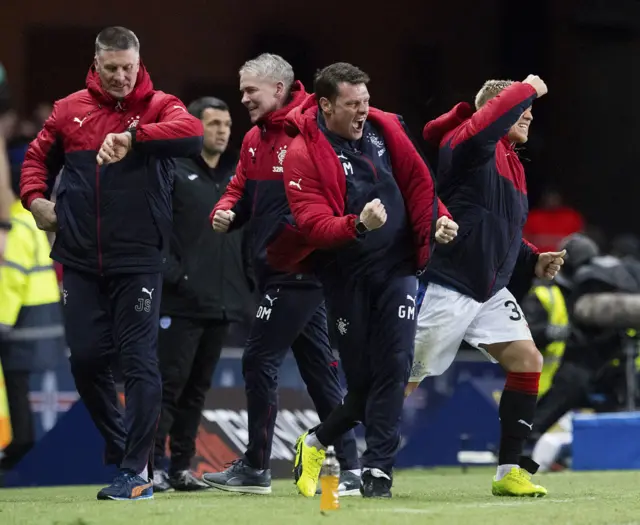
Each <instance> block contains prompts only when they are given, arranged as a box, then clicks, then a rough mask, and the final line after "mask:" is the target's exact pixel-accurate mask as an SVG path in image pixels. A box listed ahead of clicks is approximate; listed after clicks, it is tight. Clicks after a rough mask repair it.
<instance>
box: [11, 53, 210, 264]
mask: <svg viewBox="0 0 640 525" xmlns="http://www.w3.org/2000/svg"><path fill="white" fill-rule="evenodd" d="M125 131H130V132H131V133H132V137H133V140H132V147H131V150H130V151H129V153H128V154H127V155H126V156H125V157H124V158H123V159H122V160H121V161H119V162H115V163H113V164H107V165H102V166H99V165H98V163H97V161H96V155H97V152H98V151H99V149H100V147H101V145H102V143H103V141H104V139H105V137H106V136H107V134H109V133H123V132H125ZM202 133H203V128H202V122H201V121H200V120H199V119H197V118H195V117H193V116H192V115H190V114H189V113H188V112H187V110H186V108H185V107H184V104H183V103H182V102H181V101H180V100H179V99H177V98H176V97H174V96H172V95H168V94H166V93H163V92H162V91H156V90H154V89H153V84H152V82H151V78H150V77H149V74H148V73H147V70H146V69H145V67H144V66H143V65H142V64H140V69H139V71H138V77H137V80H136V85H135V87H134V89H133V91H132V92H131V93H130V94H129V95H127V96H126V97H125V98H124V99H122V100H116V99H115V98H113V97H112V96H111V95H109V94H108V93H107V92H106V91H105V90H104V89H103V88H102V86H101V83H100V77H99V75H98V73H97V72H96V71H95V69H94V68H93V67H92V68H91V69H90V70H89V73H88V75H87V78H86V89H83V90H81V91H77V92H76V93H73V94H71V95H69V96H68V97H66V98H63V99H61V100H58V101H56V102H55V104H54V106H53V112H52V114H51V116H50V117H49V118H48V119H47V121H46V122H45V124H44V127H43V129H42V130H41V131H40V133H39V134H38V136H37V137H36V138H35V139H34V140H33V142H31V144H30V146H29V149H28V150H27V153H26V156H25V160H24V163H23V165H22V177H21V182H20V196H21V199H22V203H23V206H24V207H25V208H27V209H30V207H31V203H32V202H33V201H34V200H35V199H37V198H41V197H43V198H49V197H50V196H51V192H52V191H53V185H54V182H55V179H56V177H57V176H58V174H60V183H59V187H58V193H57V195H56V205H55V211H56V215H57V218H58V231H57V234H56V241H55V244H54V246H53V251H52V253H51V257H52V258H53V259H55V260H56V261H58V262H60V263H62V264H64V265H66V266H69V267H72V268H75V269H77V270H80V271H86V272H90V273H95V274H100V275H109V274H117V273H155V272H159V271H162V268H163V265H164V262H165V256H164V251H165V249H167V248H168V242H169V236H170V233H171V191H172V186H173V173H172V172H173V169H174V161H173V159H172V157H188V156H196V155H199V154H200V151H201V149H202Z"/></svg>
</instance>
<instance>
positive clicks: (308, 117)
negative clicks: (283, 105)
mask: <svg viewBox="0 0 640 525" xmlns="http://www.w3.org/2000/svg"><path fill="white" fill-rule="evenodd" d="M317 116H318V102H317V99H316V96H315V94H311V95H308V96H307V98H306V99H305V100H304V101H303V102H302V103H301V104H300V105H299V106H298V107H296V108H294V109H293V110H292V111H290V112H289V114H288V115H287V117H286V120H285V123H284V130H285V132H286V133H287V135H289V136H290V137H295V136H296V135H298V134H299V133H303V132H304V131H305V129H306V128H307V123H308V122H313V123H315V122H316V118H317ZM316 128H317V126H316Z"/></svg>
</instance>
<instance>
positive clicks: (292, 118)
mask: <svg viewBox="0 0 640 525" xmlns="http://www.w3.org/2000/svg"><path fill="white" fill-rule="evenodd" d="M317 116H318V103H317V101H316V98H315V96H313V95H312V96H310V97H309V98H308V99H307V100H306V101H305V102H304V103H303V104H301V105H300V106H299V107H297V108H296V109H295V110H293V111H292V112H291V113H290V114H289V115H288V116H287V123H286V129H287V132H288V133H289V134H291V135H292V136H295V139H294V140H293V142H292V144H291V146H290V147H289V149H290V150H291V151H290V152H289V155H288V156H287V160H286V161H285V173H284V177H285V183H286V185H285V189H286V192H287V198H288V200H289V203H290V205H291V210H292V212H293V216H294V217H295V227H294V228H287V229H286V230H285V232H284V233H283V235H282V236H281V237H280V238H279V239H278V243H277V244H278V245H277V246H276V243H274V244H273V245H272V246H270V250H269V251H270V260H272V261H274V265H276V262H275V261H276V260H277V261H278V263H279V264H282V265H285V266H287V267H295V266H296V265H299V264H304V263H305V259H306V258H308V257H309V255H311V254H312V253H313V252H314V251H315V250H326V249H329V250H331V249H337V248H341V247H344V246H346V245H348V244H349V243H352V242H355V241H356V240H357V234H356V230H355V221H356V218H357V215H356V214H355V213H348V208H349V206H350V204H349V202H348V200H349V195H348V189H347V180H346V178H347V176H348V174H349V173H350V169H349V168H348V167H347V166H344V165H343V164H342V159H340V158H339V157H338V154H337V153H336V151H335V150H334V148H333V146H332V145H331V143H330V142H329V140H328V139H327V137H326V135H325V134H324V132H323V131H322V130H321V129H320V126H319V124H318V119H317ZM368 119H369V120H370V121H371V124H372V125H373V126H374V127H375V129H376V130H377V132H379V133H380V136H381V137H382V138H383V140H384V148H382V147H381V148H379V149H378V151H377V152H376V153H375V154H376V155H380V152H382V153H383V154H385V153H386V150H387V149H388V151H389V157H390V166H389V171H390V172H392V174H393V175H392V177H393V179H394V182H393V184H394V185H395V186H397V190H399V193H400V194H401V198H402V199H403V200H404V209H405V210H406V214H407V217H406V219H407V222H408V225H409V230H410V235H411V237H412V244H413V251H414V253H415V269H416V270H417V271H421V270H422V269H423V268H424V266H425V265H426V264H427V263H428V261H429V256H430V254H431V251H432V250H431V248H432V241H433V233H434V225H435V222H436V220H437V218H438V217H440V216H442V215H447V216H449V217H450V215H449V213H448V212H447V210H446V208H445V207H444V206H443V205H442V203H441V202H440V201H439V200H438V197H437V196H436V193H435V188H434V183H433V180H432V178H431V172H430V170H429V168H428V166H427V165H426V163H425V162H424V160H423V159H422V157H421V156H420V154H419V153H418V151H417V150H416V149H415V147H414V145H413V143H412V142H411V139H410V138H409V136H408V135H407V133H406V129H405V127H404V126H403V123H402V120H401V119H400V118H399V117H398V116H397V115H393V114H390V113H385V112H383V111H380V110H377V109H375V108H370V110H369V116H368ZM376 142H377V141H376ZM365 162H366V160H365ZM371 173H372V174H374V175H375V166H374V167H373V170H372V172H371ZM394 193H395V192H394ZM362 204H363V203H362ZM363 205H364V204H363ZM383 228H384V227H383ZM381 230H382V229H381ZM371 233H375V232H371ZM378 233H382V236H383V237H384V233H383V232H378ZM285 240H286V242H285Z"/></svg>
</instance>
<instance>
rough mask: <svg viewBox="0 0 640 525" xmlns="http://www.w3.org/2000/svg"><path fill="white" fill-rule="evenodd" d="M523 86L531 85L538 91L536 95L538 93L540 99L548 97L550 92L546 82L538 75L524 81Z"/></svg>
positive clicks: (530, 76)
mask: <svg viewBox="0 0 640 525" xmlns="http://www.w3.org/2000/svg"><path fill="white" fill-rule="evenodd" d="M523 84H531V85H532V86H533V87H534V89H535V90H536V93H538V98H540V97H542V96H544V95H546V94H547V93H548V91H549V88H547V85H546V84H545V83H544V80H542V79H541V78H540V77H539V76H538V75H529V76H528V77H527V78H526V79H524V81H523Z"/></svg>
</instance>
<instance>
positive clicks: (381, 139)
mask: <svg viewBox="0 0 640 525" xmlns="http://www.w3.org/2000/svg"><path fill="white" fill-rule="evenodd" d="M368 82H369V77H368V76H367V75H366V73H364V72H363V71H361V70H360V69H358V68H357V67H355V66H353V65H351V64H347V63H336V64H332V65H330V66H327V67H326V68H324V69H323V70H322V71H320V72H319V73H318V75H317V77H316V80H315V95H314V96H311V97H309V98H308V99H307V100H306V101H305V102H304V103H303V104H302V105H301V106H299V107H298V108H296V109H295V110H294V111H292V112H291V113H290V115H289V116H288V118H287V125H288V132H289V133H290V134H291V135H293V136H295V138H294V139H293V142H292V143H291V145H290V146H289V153H288V154H287V158H286V160H285V163H284V177H285V188H286V190H287V198H288V200H289V204H290V206H291V211H292V213H293V216H294V219H295V224H296V228H297V230H298V231H299V233H300V234H301V236H302V237H303V238H304V239H305V242H306V243H307V250H306V253H308V255H307V261H308V263H309V264H310V265H311V266H312V267H313V269H314V271H315V272H316V273H317V275H318V276H319V277H320V280H321V281H322V284H323V286H324V290H325V298H326V301H327V310H328V313H329V318H330V321H331V322H332V323H334V324H335V327H336V330H337V338H338V349H339V351H340V358H341V362H342V366H343V370H344V372H345V376H346V379H347V387H348V392H347V396H346V397H345V400H344V403H343V404H342V405H341V406H340V407H339V408H338V409H337V410H335V411H334V412H333V414H331V416H329V418H328V419H327V420H326V421H324V422H323V423H322V424H321V425H320V426H319V427H318V428H316V429H312V430H310V431H308V432H306V433H305V434H303V435H302V436H301V437H300V439H299V440H298V443H297V454H296V467H295V477H296V484H297V486H298V489H299V491H300V492H301V493H302V494H303V495H305V496H312V495H313V494H314V493H315V490H316V484H317V481H318V474H319V471H320V467H321V465H322V461H323V458H324V451H325V448H326V446H327V445H329V444H330V443H331V442H332V441H333V440H334V439H335V437H336V436H338V435H340V433H341V432H344V431H345V429H348V428H353V427H354V426H355V425H356V424H357V423H358V422H363V423H364V424H365V426H366V434H365V437H366V443H367V449H366V451H365V452H364V454H363V456H362V466H363V472H362V483H361V488H360V491H361V493H362V495H363V496H364V497H389V496H390V495H391V484H392V470H393V465H394V461H395V455H396V451H397V448H398V445H399V442H400V428H399V421H400V417H401V414H402V404H403V400H404V390H405V387H406V385H407V381H408V379H409V371H410V369H411V362H412V358H413V344H414V335H415V321H416V308H415V306H416V304H415V302H416V291H417V279H416V274H417V273H419V272H420V271H421V270H422V269H424V267H425V266H426V264H427V262H428V260H429V257H430V254H431V251H432V238H433V237H434V236H435V238H436V240H438V241H439V242H448V241H450V240H451V239H453V238H454V237H455V234H456V230H457V225H456V224H455V223H454V222H453V220H451V218H450V215H449V214H448V212H447V211H446V208H445V207H444V206H442V204H441V203H440V202H439V201H438V198H437V196H436V194H435V188H434V183H433V180H432V178H431V173H430V171H429V168H428V167H427V165H426V164H425V162H424V161H423V159H422V157H421V156H420V154H419V153H418V151H417V150H416V149H415V147H414V146H413V143H412V142H411V139H410V138H409V136H408V135H407V132H406V130H405V128H404V125H403V123H402V121H401V119H400V118H399V117H398V116H396V115H392V114H389V113H385V112H383V111H380V110H377V109H374V108H370V107H369V92H368V90H367V83H368ZM436 230H438V231H437V232H436ZM283 249H284V246H283ZM296 249H297V248H296V247H295V246H294V245H293V243H290V253H289V257H290V260H291V261H296V260H299V259H300V257H299V254H297V253H296ZM272 254H273V256H274V257H275V248H274V249H272ZM282 259H283V260H284V259H285V258H284V257H282Z"/></svg>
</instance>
